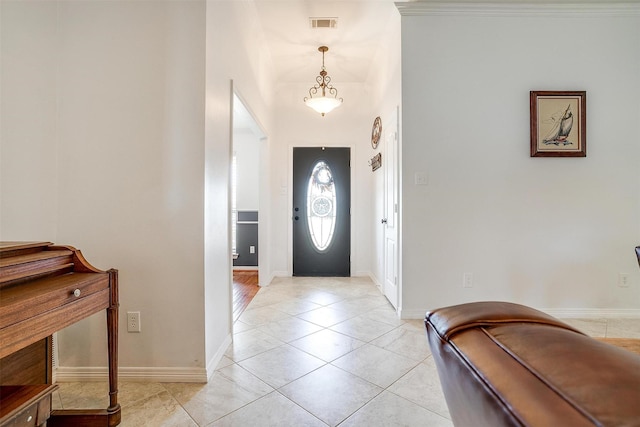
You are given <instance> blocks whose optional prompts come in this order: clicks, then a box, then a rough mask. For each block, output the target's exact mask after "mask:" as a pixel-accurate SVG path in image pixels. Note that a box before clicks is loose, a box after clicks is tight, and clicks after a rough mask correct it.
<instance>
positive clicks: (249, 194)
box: [233, 130, 261, 211]
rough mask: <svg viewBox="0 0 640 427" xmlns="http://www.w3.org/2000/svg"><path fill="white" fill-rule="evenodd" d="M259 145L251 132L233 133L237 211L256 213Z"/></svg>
mask: <svg viewBox="0 0 640 427" xmlns="http://www.w3.org/2000/svg"><path fill="white" fill-rule="evenodd" d="M260 143H261V141H260V139H258V138H257V137H256V135H255V134H254V133H253V131H251V130H234V131H233V151H234V152H235V153H236V176H237V181H236V198H237V199H236V205H237V208H238V210H239V211H257V210H258V209H259V207H260V191H259V190H260V185H259V184H260Z"/></svg>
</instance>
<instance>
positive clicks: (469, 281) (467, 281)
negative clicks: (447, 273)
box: [462, 273, 473, 288]
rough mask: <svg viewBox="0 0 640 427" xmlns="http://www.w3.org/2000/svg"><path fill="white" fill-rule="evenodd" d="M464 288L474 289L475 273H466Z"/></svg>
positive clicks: (463, 282)
mask: <svg viewBox="0 0 640 427" xmlns="http://www.w3.org/2000/svg"><path fill="white" fill-rule="evenodd" d="M462 287H463V288H473V273H464V274H463V275H462Z"/></svg>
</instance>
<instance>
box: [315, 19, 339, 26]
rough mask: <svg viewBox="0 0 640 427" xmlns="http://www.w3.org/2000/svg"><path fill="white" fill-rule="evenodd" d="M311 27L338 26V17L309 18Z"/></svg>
mask: <svg viewBox="0 0 640 427" xmlns="http://www.w3.org/2000/svg"><path fill="white" fill-rule="evenodd" d="M309 24H310V25H311V28H338V18H309Z"/></svg>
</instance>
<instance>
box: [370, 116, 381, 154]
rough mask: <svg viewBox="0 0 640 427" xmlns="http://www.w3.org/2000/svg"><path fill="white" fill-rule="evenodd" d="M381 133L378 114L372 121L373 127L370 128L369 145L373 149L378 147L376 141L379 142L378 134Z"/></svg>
mask: <svg viewBox="0 0 640 427" xmlns="http://www.w3.org/2000/svg"><path fill="white" fill-rule="evenodd" d="M381 134H382V120H380V116H378V117H376V119H375V120H374V121H373V128H372V129H371V146H372V147H373V149H374V150H375V149H376V148H378V142H380V135H381Z"/></svg>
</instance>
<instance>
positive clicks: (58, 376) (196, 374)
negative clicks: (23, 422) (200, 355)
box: [53, 334, 231, 383]
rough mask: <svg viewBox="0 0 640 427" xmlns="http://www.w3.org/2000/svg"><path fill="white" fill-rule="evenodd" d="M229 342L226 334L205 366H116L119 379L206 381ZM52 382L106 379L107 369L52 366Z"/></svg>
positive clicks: (139, 380) (229, 339)
mask: <svg viewBox="0 0 640 427" xmlns="http://www.w3.org/2000/svg"><path fill="white" fill-rule="evenodd" d="M230 344H231V335H230V334H229V335H227V337H226V338H225V340H224V341H223V343H222V345H220V348H219V349H218V351H217V352H216V354H215V355H214V356H213V357H212V358H211V360H210V361H209V363H207V368H206V369H204V368H163V367H159V368H145V367H127V366H120V367H118V380H119V381H132V382H156V383H206V382H207V380H208V379H209V377H210V376H211V375H212V374H213V372H214V371H215V369H216V366H218V364H219V363H220V360H222V357H223V356H224V353H225V352H226V351H227V348H228V347H229V345H230ZM53 374H54V378H55V381H54V382H61V383H65V382H66V383H68V382H91V381H108V380H109V369H108V368H107V367H106V366H105V367H102V366H100V367H94V366H83V367H66V366H59V367H57V368H54V372H53Z"/></svg>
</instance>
